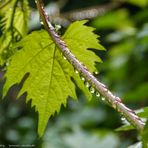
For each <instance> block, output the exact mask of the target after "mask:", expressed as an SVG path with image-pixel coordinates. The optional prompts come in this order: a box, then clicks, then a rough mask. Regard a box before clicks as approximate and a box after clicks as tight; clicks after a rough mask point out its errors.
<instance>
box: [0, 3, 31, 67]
mask: <svg viewBox="0 0 148 148" xmlns="http://www.w3.org/2000/svg"><path fill="white" fill-rule="evenodd" d="M6 8H7V10H5V9H6ZM4 10H5V12H6V11H7V13H4V14H3V13H2V12H3V11H4ZM2 12H1V13H0V14H1V15H2V20H1V21H0V26H1V28H2V31H3V35H2V37H1V38H0V65H3V64H4V63H5V62H6V60H7V59H8V57H9V56H10V55H11V52H12V51H11V48H10V47H11V46H12V44H13V43H15V42H16V41H18V40H20V39H21V38H22V37H23V36H25V35H26V33H27V28H28V18H29V7H28V1H26V0H22V1H17V0H12V1H10V2H7V5H5V6H4V7H3V8H2Z"/></svg>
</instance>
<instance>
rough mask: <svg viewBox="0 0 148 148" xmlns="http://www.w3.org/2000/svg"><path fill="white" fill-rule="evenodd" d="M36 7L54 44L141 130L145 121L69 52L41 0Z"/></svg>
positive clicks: (117, 109)
mask: <svg viewBox="0 0 148 148" xmlns="http://www.w3.org/2000/svg"><path fill="white" fill-rule="evenodd" d="M36 4H37V8H38V11H39V13H40V16H41V19H42V21H43V23H44V27H45V29H46V30H47V31H48V33H49V35H50V36H51V37H52V39H53V40H54V42H55V43H56V45H57V46H58V47H59V49H60V50H61V52H62V53H63V55H64V56H65V57H66V59H67V60H68V61H69V62H70V63H71V64H72V65H73V67H74V68H75V69H76V70H77V71H78V72H79V73H81V75H82V76H83V77H84V78H85V79H86V80H87V82H89V84H90V85H91V86H92V87H94V89H95V90H96V91H97V92H98V93H100V94H101V95H102V96H103V97H104V98H105V99H106V101H107V102H109V103H110V104H111V106H112V107H113V108H114V109H115V110H116V111H118V112H119V113H120V114H122V116H124V117H125V118H126V119H127V121H129V122H130V123H131V124H132V125H133V126H134V127H136V128H137V129H138V130H139V131H142V130H143V128H144V125H145V123H144V122H143V121H142V120H141V119H140V118H139V117H138V116H137V115H136V113H135V112H134V111H133V110H131V109H129V108H128V107H126V106H125V105H124V104H123V103H122V101H121V99H120V98H119V97H117V96H115V95H113V94H112V92H111V91H109V90H108V89H107V87H106V86H105V85H104V84H103V83H101V82H99V81H98V80H97V79H96V78H95V77H94V76H93V75H92V74H91V73H90V72H89V71H88V70H87V68H86V67H85V66H84V65H83V64H82V63H81V62H79V61H78V60H77V58H76V57H75V56H74V55H73V54H72V53H71V52H70V50H69V48H68V47H67V45H66V43H65V42H64V41H63V40H62V39H61V38H60V36H59V35H58V34H57V33H56V31H55V29H54V27H53V26H52V24H51V22H50V19H49V17H48V15H47V14H46V12H45V10H44V6H43V2H42V0H36Z"/></svg>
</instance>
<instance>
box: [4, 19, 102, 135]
mask: <svg viewBox="0 0 148 148" xmlns="http://www.w3.org/2000/svg"><path fill="white" fill-rule="evenodd" d="M76 24H77V25H76ZM83 24H84V21H80V22H76V23H73V24H72V25H71V26H70V28H71V27H72V29H74V30H75V31H76V32H77V34H78V30H77V28H78V27H80V29H82V32H81V33H80V34H79V35H80V36H82V35H83V34H87V35H89V36H90V43H89V38H88V41H87V45H85V42H86V41H85V40H84V41H80V42H81V44H83V48H84V49H83V48H80V47H79V48H77V47H78V45H77V46H75V44H74V43H75V42H76V40H80V39H79V36H74V34H72V32H73V33H74V32H75V31H73V30H70V29H68V31H67V32H66V33H65V34H66V35H67V36H66V35H64V37H63V38H64V40H65V41H66V42H68V41H69V38H70V39H71V41H70V43H69V42H68V45H69V46H70V47H72V52H73V53H75V55H76V57H78V58H79V59H80V60H82V62H86V63H84V64H86V65H88V66H89V68H91V71H93V70H95V67H94V62H95V60H96V61H98V62H99V61H101V60H100V58H99V57H97V56H96V55H95V54H94V53H93V52H92V51H88V50H86V48H93V47H94V48H100V47H101V45H100V44H99V43H97V39H96V38H97V36H96V35H95V34H94V33H93V32H92V31H93V30H92V28H90V27H86V26H84V25H83ZM73 26H75V27H76V28H74V27H73ZM77 38H78V39H77ZM92 39H94V44H93V41H92ZM97 44H98V46H97ZM72 45H74V47H73V46H72ZM15 48H18V49H19V50H18V51H17V52H16V53H15V54H14V55H13V56H12V57H11V59H10V61H9V64H8V67H7V71H6V74H5V77H6V83H5V85H4V88H3V91H4V92H3V93H4V95H6V93H7V91H8V89H9V88H10V87H11V86H12V85H13V84H17V83H20V82H21V80H22V79H23V77H24V75H25V74H27V73H29V76H28V78H27V79H26V80H25V82H24V84H23V87H22V89H21V91H20V93H19V96H20V95H22V94H23V93H25V92H27V101H29V100H30V99H32V106H35V108H36V111H38V114H39V124H38V133H39V136H42V134H43V132H44V129H45V127H46V124H47V122H48V119H49V117H50V116H51V115H54V113H55V112H59V110H60V107H61V105H62V104H63V105H64V106H65V105H66V102H67V98H68V96H71V97H72V98H76V93H75V86H74V83H73V81H72V80H71V77H73V78H74V79H75V80H76V82H77V84H78V86H79V87H82V90H83V91H84V92H85V94H87V96H90V94H89V90H87V89H86V88H84V87H85V86H84V84H83V85H82V82H81V79H80V76H76V75H78V74H76V73H75V72H74V68H73V66H72V65H71V64H70V63H69V62H68V61H67V60H64V58H63V56H62V54H61V53H60V50H59V49H58V48H57V47H56V45H55V43H54V42H53V40H52V39H51V38H50V37H49V35H48V33H47V32H45V31H36V32H33V33H32V34H30V35H28V36H26V37H25V38H24V39H23V40H21V41H20V42H19V43H18V44H16V45H15ZM20 48H21V49H20ZM102 49H103V47H102ZM77 50H78V51H77ZM79 50H81V51H79ZM83 50H84V51H83ZM82 52H83V54H84V57H82V56H80V55H79V54H81V53H82ZM85 52H86V53H87V54H86V57H87V56H90V57H89V59H90V61H89V62H90V63H91V64H90V63H89V64H88V61H86V60H85V58H86V57H85ZM91 58H92V59H91ZM93 58H94V59H93ZM76 77H77V78H76Z"/></svg>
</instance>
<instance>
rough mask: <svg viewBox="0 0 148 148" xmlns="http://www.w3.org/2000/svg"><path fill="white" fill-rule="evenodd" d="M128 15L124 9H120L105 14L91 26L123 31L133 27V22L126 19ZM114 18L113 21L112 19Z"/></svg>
mask: <svg viewBox="0 0 148 148" xmlns="http://www.w3.org/2000/svg"><path fill="white" fill-rule="evenodd" d="M128 17H129V13H128V11H127V10H126V9H120V10H116V11H112V12H110V13H107V14H106V15H104V16H102V17H100V16H99V17H98V18H96V19H95V20H94V21H93V22H92V26H94V27H96V28H99V29H105V30H106V29H119V30H124V31H125V29H128V28H130V27H132V26H133V22H132V21H131V20H129V19H128ZM113 18H115V19H116V20H115V19H113Z"/></svg>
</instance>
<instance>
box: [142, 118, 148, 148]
mask: <svg viewBox="0 0 148 148" xmlns="http://www.w3.org/2000/svg"><path fill="white" fill-rule="evenodd" d="M147 119H148V118H147ZM141 135H142V142H143V148H147V147H148V121H147V122H146V125H145V127H144V130H143V132H142V133H141Z"/></svg>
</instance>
